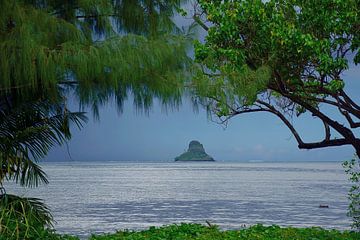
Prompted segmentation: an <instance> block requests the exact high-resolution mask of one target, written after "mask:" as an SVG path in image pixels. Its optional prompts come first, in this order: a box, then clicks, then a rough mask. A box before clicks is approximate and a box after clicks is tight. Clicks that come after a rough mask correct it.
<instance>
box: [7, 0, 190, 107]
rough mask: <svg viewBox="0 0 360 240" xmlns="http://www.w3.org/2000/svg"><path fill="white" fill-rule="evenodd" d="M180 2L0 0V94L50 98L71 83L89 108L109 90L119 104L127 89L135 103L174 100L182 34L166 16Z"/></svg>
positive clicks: (183, 59)
mask: <svg viewBox="0 0 360 240" xmlns="http://www.w3.org/2000/svg"><path fill="white" fill-rule="evenodd" d="M181 2H182V1H179V0H172V1H166V2H163V1H156V0H154V1H140V0H139V1H103V0H102V1H92V0H85V1H79V0H77V1H70V2H64V1H20V0H18V1H11V2H9V1H0V7H1V8H2V12H3V13H4V14H2V15H1V16H0V58H1V59H2V60H1V61H0V76H1V77H0V79H1V80H0V94H1V95H4V94H10V93H11V94H14V93H16V94H17V96H18V97H21V96H31V95H32V94H33V93H34V92H35V93H38V92H41V93H43V96H46V98H47V99H51V98H56V97H57V93H58V87H59V84H61V85H62V86H63V85H64V84H66V85H67V86H68V85H71V84H70V83H74V82H76V84H75V85H74V84H72V85H71V86H72V87H73V88H75V89H76V91H75V92H76V93H78V94H76V96H78V97H79V99H80V101H81V103H82V104H89V105H90V106H93V107H94V112H96V107H97V105H98V104H102V103H104V102H105V101H107V100H108V99H109V98H111V97H114V96H115V98H116V102H117V103H118V104H119V109H121V107H122V103H123V101H124V99H125V98H126V96H127V94H128V93H129V92H131V93H132V94H133V95H134V96H135V104H136V106H137V107H139V108H148V107H149V106H150V105H151V103H152V98H153V97H158V98H160V99H161V100H162V101H163V103H164V104H165V103H169V104H174V103H175V104H177V103H179V100H180V94H181V86H182V83H183V81H184V80H185V77H186V76H185V74H184V70H185V69H186V68H187V66H188V63H189V58H188V57H187V56H186V48H187V46H188V38H187V36H184V35H182V36H180V35H179V34H180V32H181V31H180V29H178V28H177V27H176V25H175V24H174V23H173V22H172V18H171V17H172V16H173V12H174V11H175V9H178V8H179V6H180V3H181ZM129 32H130V33H133V34H126V35H125V34H123V33H129ZM174 56H176V58H175V57H174ZM5 59H6V60H5Z"/></svg>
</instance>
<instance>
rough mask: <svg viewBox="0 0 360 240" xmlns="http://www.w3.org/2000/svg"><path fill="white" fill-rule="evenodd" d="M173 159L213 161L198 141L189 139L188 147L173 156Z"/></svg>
mask: <svg viewBox="0 0 360 240" xmlns="http://www.w3.org/2000/svg"><path fill="white" fill-rule="evenodd" d="M175 161H215V160H214V159H213V158H212V157H211V156H209V155H208V154H207V153H206V152H205V149H204V147H203V145H202V144H201V143H200V142H199V141H191V142H190V144H189V149H188V150H187V151H186V152H185V153H183V154H181V155H180V156H178V157H176V158H175Z"/></svg>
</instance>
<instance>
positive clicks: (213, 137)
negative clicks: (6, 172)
mask: <svg viewBox="0 0 360 240" xmlns="http://www.w3.org/2000/svg"><path fill="white" fill-rule="evenodd" d="M359 76H360V68H359V66H351V67H350V69H349V71H348V72H347V73H346V75H344V78H345V80H346V84H347V85H346V90H348V92H349V93H350V95H351V96H353V97H354V99H355V100H356V101H357V102H360V91H359V89H360V81H359V79H358V77H359ZM75 104H76V103H75ZM333 112H334V113H336V111H333ZM330 114H331V115H333V116H335V114H332V112H331V111H330ZM88 116H89V122H88V123H87V124H86V125H85V126H84V128H83V129H82V130H78V129H73V131H72V132H73V137H72V139H71V140H70V141H69V142H68V144H67V145H64V146H61V147H55V148H53V149H52V150H51V151H50V153H49V155H48V156H47V157H46V159H45V160H46V161H140V162H141V161H151V162H157V161H173V160H174V158H175V157H176V156H178V155H180V154H181V153H183V152H184V151H185V150H186V149H187V148H188V144H189V142H190V141H191V140H198V141H200V142H201V143H202V144H203V145H204V148H205V150H206V152H207V153H208V154H209V155H211V156H212V157H213V158H215V160H218V161H254V160H255V161H344V160H347V159H350V158H351V157H352V156H353V154H354V150H353V149H352V148H351V147H349V146H345V147H333V148H326V149H317V150H299V149H298V148H297V143H296V141H295V139H294V137H293V136H292V135H291V133H290V131H289V130H288V129H287V128H286V126H285V125H284V124H282V122H281V121H280V120H279V119H278V118H276V117H275V116H273V115H271V114H268V113H251V114H248V115H242V116H238V117H234V118H232V119H231V120H230V121H229V123H228V125H227V126H224V125H220V124H218V123H215V122H214V121H211V120H210V119H209V118H208V116H207V113H206V111H205V110H204V109H201V108H200V109H199V111H198V112H196V111H194V109H193V107H192V104H191V101H190V100H189V99H184V101H183V104H182V106H181V107H180V108H179V109H178V110H168V111H165V110H164V109H162V107H161V105H160V104H158V103H155V104H154V106H153V108H152V109H151V110H150V113H149V114H148V115H146V114H143V113H139V112H138V111H137V110H136V109H135V108H134V106H133V103H132V100H131V99H129V100H128V101H127V102H126V103H125V106H124V112H123V113H122V114H119V113H118V111H117V109H116V105H115V104H114V103H109V104H107V105H106V106H104V107H103V108H101V110H100V116H101V117H100V120H95V119H94V118H93V117H92V115H91V113H89V114H88ZM294 124H295V126H296V127H297V128H298V130H299V132H300V134H301V135H302V136H303V138H304V140H306V141H311V140H321V138H322V136H323V130H322V124H321V123H320V122H319V121H318V120H316V119H314V118H313V117H312V116H309V115H308V114H304V115H303V116H301V117H300V118H299V119H295V122H294ZM357 134H359V131H358V132H357ZM358 136H359V135H358Z"/></svg>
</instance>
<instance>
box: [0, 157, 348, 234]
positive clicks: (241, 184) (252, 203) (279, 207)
mask: <svg viewBox="0 0 360 240" xmlns="http://www.w3.org/2000/svg"><path fill="white" fill-rule="evenodd" d="M42 167H43V169H44V170H45V172H46V173H47V174H48V176H49V180H50V183H49V184H48V185H44V186H40V187H39V188H36V189H24V188H21V187H18V186H16V185H15V184H13V183H6V184H5V187H6V189H7V192H8V193H16V194H20V195H24V196H33V197H39V198H42V199H44V201H45V203H47V204H48V206H50V208H51V210H52V213H53V215H54V218H55V220H56V224H55V228H56V229H57V231H58V232H59V233H67V234H74V235H79V236H88V235H90V234H91V233H103V232H114V231H116V230H118V229H144V228H148V227H149V226H159V225H164V224H171V223H180V222H194V223H203V224H205V221H209V222H210V223H212V224H216V225H219V226H220V227H221V228H223V229H233V228H241V227H243V226H249V225H252V224H256V223H262V224H265V225H272V224H278V225H281V226H295V227H308V226H320V227H324V228H327V229H330V228H336V229H348V228H349V225H350V223H351V219H350V218H349V217H347V216H346V212H347V206H348V199H347V192H348V189H349V187H350V184H349V182H348V181H347V176H346V175H345V173H344V170H343V169H342V166H341V163H336V162H332V163H330V162H321V163H320V162H316V163H309V162H297V163H289V162H287V163H258V162H257V163H240V162H200V163H199V162H198V163H194V162H189V163H186V162H165V163H164V162H161V163H160V162H159V163H139V162H136V163H134V162H133V163H131V162H61V163H60V162H58V163H43V164H42ZM320 205H328V206H329V208H319V206H320Z"/></svg>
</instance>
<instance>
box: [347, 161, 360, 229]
mask: <svg viewBox="0 0 360 240" xmlns="http://www.w3.org/2000/svg"><path fill="white" fill-rule="evenodd" d="M343 167H344V169H345V172H346V174H348V176H349V181H350V182H351V183H352V186H351V188H350V190H349V194H348V199H349V201H350V204H349V207H348V216H349V217H351V218H352V220H353V222H352V227H353V228H354V229H356V230H357V231H360V168H359V159H356V158H354V159H351V160H350V161H345V162H344V163H343Z"/></svg>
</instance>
